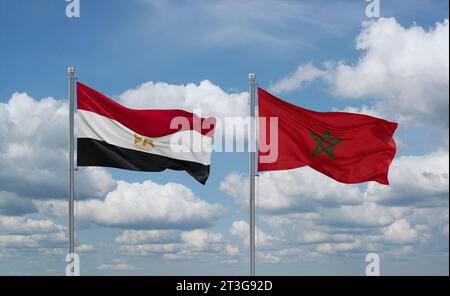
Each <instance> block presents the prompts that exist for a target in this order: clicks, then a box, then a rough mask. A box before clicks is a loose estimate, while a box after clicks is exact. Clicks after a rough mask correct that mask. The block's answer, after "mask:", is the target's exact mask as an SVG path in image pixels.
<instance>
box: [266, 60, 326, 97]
mask: <svg viewBox="0 0 450 296" xmlns="http://www.w3.org/2000/svg"><path fill="white" fill-rule="evenodd" d="M326 74H327V72H326V71H325V70H321V69H319V68H317V67H315V66H313V65H312V63H308V64H303V65H300V66H298V68H297V70H295V72H294V73H292V74H290V75H288V76H286V77H285V78H283V79H281V80H279V81H277V82H275V83H274V84H272V85H271V86H270V88H269V91H271V92H274V93H281V92H290V91H293V90H296V89H297V88H300V87H302V86H303V85H304V84H305V83H307V82H310V81H313V80H316V79H318V78H321V77H324V76H325V75H326Z"/></svg>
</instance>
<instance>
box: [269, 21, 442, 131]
mask: <svg viewBox="0 0 450 296" xmlns="http://www.w3.org/2000/svg"><path fill="white" fill-rule="evenodd" d="M448 36H449V22H448V19H447V20H445V21H443V22H441V23H436V25H435V26H434V27H433V28H431V29H429V30H426V29H424V28H422V27H419V26H417V25H414V26H411V27H409V28H404V27H402V26H401V25H400V24H399V23H397V21H396V20H395V19H394V18H388V19H386V18H380V19H378V20H377V21H372V22H365V23H363V29H362V31H361V33H360V34H359V35H358V37H357V38H356V49H357V50H360V51H362V54H361V56H360V58H359V60H358V62H357V63H356V64H355V65H351V64H347V63H345V62H326V63H325V66H324V68H323V69H320V68H315V67H313V66H311V65H310V64H306V65H300V66H299V68H298V70H297V71H296V72H295V73H293V74H291V75H289V76H287V77H285V78H283V79H281V80H280V81H278V82H276V83H274V84H273V86H272V89H273V90H274V91H278V92H285V91H292V90H294V89H296V88H298V87H300V86H301V85H302V83H303V82H305V81H308V80H311V79H314V78H321V79H323V80H325V81H326V82H327V83H328V84H329V85H330V91H331V93H332V94H334V95H336V96H340V97H345V98H354V99H359V98H367V97H373V98H376V99H377V102H376V103H375V105H373V106H371V107H370V108H367V107H366V109H365V110H358V111H360V112H364V111H365V113H371V114H383V115H384V117H386V116H388V117H392V118H395V119H396V120H398V121H400V122H401V123H404V122H408V123H418V124H422V123H433V124H438V125H441V126H442V125H444V126H445V127H448V121H449V117H448V107H449V95H448V93H449V37H448ZM358 109H359V108H358Z"/></svg>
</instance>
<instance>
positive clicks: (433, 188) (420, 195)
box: [366, 151, 449, 207]
mask: <svg viewBox="0 0 450 296" xmlns="http://www.w3.org/2000/svg"><path fill="white" fill-rule="evenodd" d="M389 175H390V176H389V178H390V180H391V185H390V186H378V185H377V184H374V183H369V185H368V189H367V192H366V196H367V199H368V200H370V201H374V202H377V203H380V204H385V205H412V204H415V205H417V206H424V207H435V206H448V196H449V156H448V151H437V152H434V153H430V154H426V155H420V156H401V157H398V158H396V159H395V160H394V162H393V164H392V166H391V169H390V172H389Z"/></svg>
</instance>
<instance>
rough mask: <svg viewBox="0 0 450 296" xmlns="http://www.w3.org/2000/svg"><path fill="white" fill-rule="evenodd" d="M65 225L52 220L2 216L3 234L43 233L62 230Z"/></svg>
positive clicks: (0, 221)
mask: <svg viewBox="0 0 450 296" xmlns="http://www.w3.org/2000/svg"><path fill="white" fill-rule="evenodd" d="M63 230H64V227H63V226H61V225H58V224H55V223H54V222H53V221H51V220H35V219H31V218H25V217H7V216H0V231H1V233H2V234H42V233H51V232H62V231H63Z"/></svg>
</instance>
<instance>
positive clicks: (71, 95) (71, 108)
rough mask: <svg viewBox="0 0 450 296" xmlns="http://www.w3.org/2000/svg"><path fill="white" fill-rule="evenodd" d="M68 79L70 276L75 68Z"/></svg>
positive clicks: (72, 225) (73, 272)
mask: <svg viewBox="0 0 450 296" xmlns="http://www.w3.org/2000/svg"><path fill="white" fill-rule="evenodd" d="M67 74H68V79H69V182H68V185H69V188H68V191H69V192H68V193H69V199H68V203H69V204H68V210H69V212H68V215H69V256H70V262H69V264H70V272H69V274H70V275H71V276H74V275H75V263H74V260H75V258H74V257H75V213H74V203H75V182H74V179H75V176H74V174H75V167H74V163H75V156H74V108H75V106H74V105H75V86H74V84H75V68H74V67H69V68H67Z"/></svg>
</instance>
